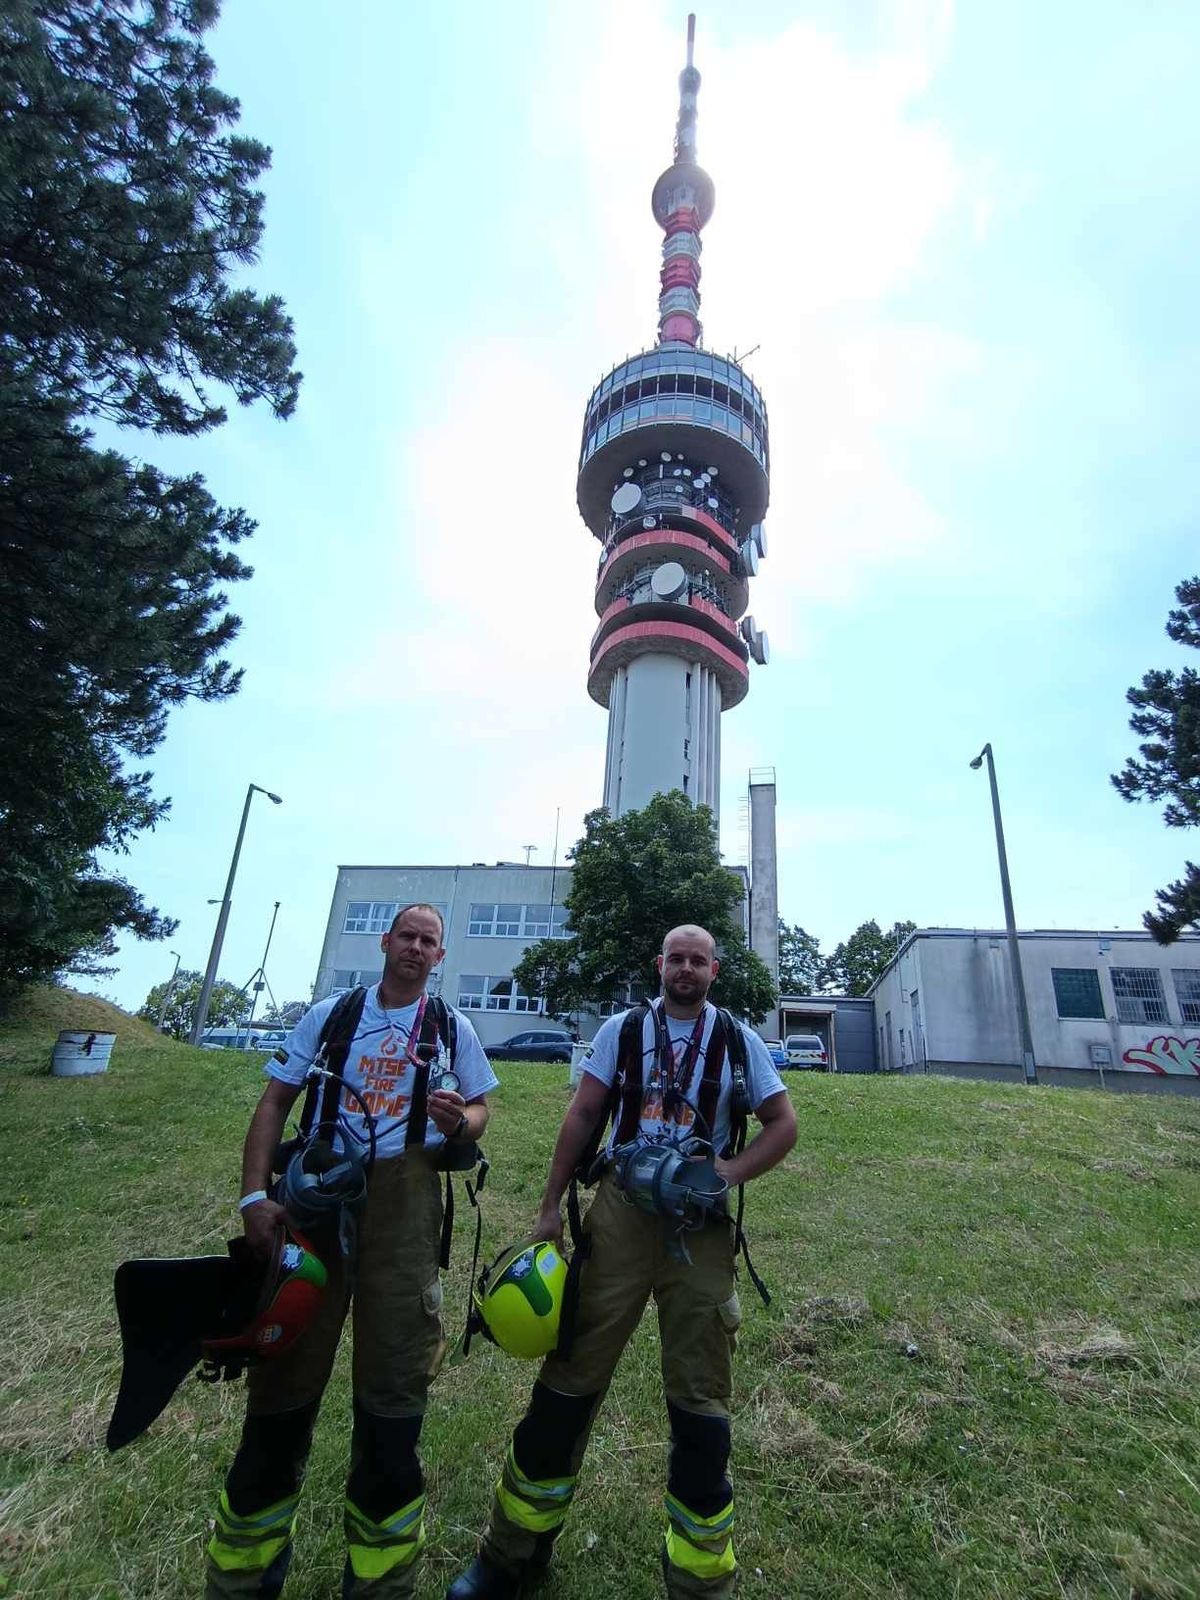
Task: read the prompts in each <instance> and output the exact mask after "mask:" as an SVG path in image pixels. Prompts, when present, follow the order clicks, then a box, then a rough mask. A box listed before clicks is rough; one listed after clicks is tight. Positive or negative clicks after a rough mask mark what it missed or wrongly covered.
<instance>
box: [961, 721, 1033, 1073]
mask: <svg viewBox="0 0 1200 1600" xmlns="http://www.w3.org/2000/svg"><path fill="white" fill-rule="evenodd" d="M985 756H986V758H987V769H988V781H989V783H990V784H991V786H992V816H993V817H994V818H995V821H996V854H997V855H998V856H999V858H1000V891H1001V893H1002V894H1003V896H1004V925H1005V927H1006V928H1007V929H1008V959H1009V962H1010V964H1011V966H1012V978H1013V989H1014V991H1015V993H1016V997H1017V1022H1018V1024H1019V1027H1020V1033H1021V1058H1022V1066H1023V1067H1024V1070H1025V1082H1026V1083H1036V1082H1037V1081H1038V1078H1037V1062H1036V1061H1035V1060H1034V1058H1033V1033H1032V1031H1031V1029H1030V1026H1029V1001H1028V999H1027V998H1026V995H1025V974H1024V973H1023V972H1022V971H1021V951H1020V947H1019V946H1018V944H1017V919H1016V917H1015V916H1014V914H1013V901H1012V885H1011V884H1010V883H1009V881H1008V855H1007V853H1006V852H1005V849H1004V824H1003V823H1002V822H1001V820H1000V791H999V789H997V787H996V763H995V762H994V761H993V760H992V747H991V745H990V744H985V745H984V747H983V749H982V750H981V751H980V752H979V754H978V755H977V756H976V757H975V759H974V761H972V762H971V767H972V769H973V770H974V771H975V772H978V771H979V769H980V767H981V766H982V765H983V762H984V757H985Z"/></svg>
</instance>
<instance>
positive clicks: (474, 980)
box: [458, 972, 545, 1014]
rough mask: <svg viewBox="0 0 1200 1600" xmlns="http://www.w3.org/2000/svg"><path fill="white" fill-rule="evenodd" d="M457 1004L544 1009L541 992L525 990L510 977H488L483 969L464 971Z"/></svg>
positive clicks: (462, 1006) (474, 1008) (476, 1008)
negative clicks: (539, 993)
mask: <svg viewBox="0 0 1200 1600" xmlns="http://www.w3.org/2000/svg"><path fill="white" fill-rule="evenodd" d="M458 1008H459V1010H460V1011H529V1012H533V1013H535V1014H537V1013H540V1012H541V1011H543V1010H544V1009H545V1000H544V998H543V996H541V995H534V994H526V993H525V991H524V990H523V989H522V988H521V987H520V985H519V984H517V983H516V982H514V980H513V979H512V978H511V977H487V976H486V975H484V974H480V973H470V972H468V973H464V974H463V976H462V977H461V978H460V979H459V980H458Z"/></svg>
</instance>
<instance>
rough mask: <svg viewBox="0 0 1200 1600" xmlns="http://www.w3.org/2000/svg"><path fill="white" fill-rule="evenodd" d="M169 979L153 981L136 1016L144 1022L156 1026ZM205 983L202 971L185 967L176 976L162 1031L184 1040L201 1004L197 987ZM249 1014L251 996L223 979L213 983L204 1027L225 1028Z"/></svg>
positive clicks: (241, 1020) (244, 1018)
mask: <svg viewBox="0 0 1200 1600" xmlns="http://www.w3.org/2000/svg"><path fill="white" fill-rule="evenodd" d="M169 981H170V980H169V979H168V980H166V981H164V982H163V983H156V984H155V985H154V987H153V989H151V991H150V993H149V994H148V995H147V996H146V998H145V1000H144V1001H143V1002H142V1004H141V1006H140V1008H139V1010H138V1016H139V1017H145V1019H146V1021H147V1022H152V1023H153V1024H154V1025H155V1027H158V1026H159V1025H160V1024H159V1018H160V1016H161V1015H162V1008H163V999H164V997H165V995H166V992H167V987H168V984H169ZM203 984H204V974H203V973H202V972H191V971H189V970H188V969H187V968H184V969H183V970H182V971H181V972H179V973H178V974H177V976H176V979H175V987H174V988H173V989H172V990H171V998H170V1001H169V1002H168V1005H167V1014H166V1016H165V1017H163V1018H162V1023H161V1026H162V1030H163V1032H164V1033H169V1034H170V1035H171V1037H172V1038H173V1039H186V1038H187V1036H188V1034H189V1033H190V1032H191V1031H192V1018H193V1017H194V1016H195V1015H196V1007H197V1006H198V1005H199V1004H200V990H201V988H202V987H203ZM249 1015H250V996H249V995H248V994H243V993H242V991H241V990H240V989H237V988H235V987H234V986H233V984H232V983H226V982H225V981H224V979H220V980H218V981H217V982H216V983H214V984H213V992H212V999H211V1000H210V1001H209V1005H208V1018H207V1020H206V1022H205V1027H206V1028H225V1027H228V1026H230V1025H231V1024H232V1023H237V1022H245V1020H246V1018H247V1017H248V1016H249Z"/></svg>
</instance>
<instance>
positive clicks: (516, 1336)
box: [475, 1239, 567, 1361]
mask: <svg viewBox="0 0 1200 1600" xmlns="http://www.w3.org/2000/svg"><path fill="white" fill-rule="evenodd" d="M566 1284H567V1264H566V1262H565V1261H564V1260H563V1258H562V1256H561V1255H559V1253H558V1251H557V1250H556V1249H555V1247H554V1245H552V1244H551V1243H550V1242H549V1241H548V1240H545V1239H543V1240H539V1241H538V1242H537V1243H534V1242H532V1241H531V1240H529V1239H521V1240H519V1241H518V1242H517V1243H516V1244H511V1245H509V1247H508V1249H507V1250H503V1251H501V1253H500V1254H499V1255H498V1256H497V1257H496V1259H495V1261H493V1262H492V1264H491V1266H490V1267H485V1268H484V1269H483V1272H482V1273H481V1274H480V1277H479V1283H478V1285H477V1286H476V1289H475V1309H476V1311H477V1312H478V1314H479V1320H480V1323H481V1324H482V1328H483V1332H484V1335H485V1336H486V1337H487V1338H489V1339H491V1341H492V1343H493V1344H497V1345H499V1346H500V1348H501V1350H504V1351H506V1352H507V1353H508V1354H509V1355H510V1356H521V1357H523V1358H524V1359H525V1360H527V1361H533V1360H536V1359H537V1358H538V1357H540V1356H545V1355H549V1353H550V1351H551V1350H553V1349H554V1346H555V1345H556V1344H557V1343H558V1319H559V1317H560V1315H561V1313H562V1304H563V1292H564V1290H565V1288H566Z"/></svg>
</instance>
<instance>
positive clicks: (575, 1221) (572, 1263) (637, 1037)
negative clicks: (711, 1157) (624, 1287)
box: [554, 1005, 649, 1359]
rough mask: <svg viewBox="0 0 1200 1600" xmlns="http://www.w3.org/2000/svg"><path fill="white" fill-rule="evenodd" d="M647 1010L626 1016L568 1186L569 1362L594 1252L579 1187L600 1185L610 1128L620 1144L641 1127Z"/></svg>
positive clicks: (562, 1335)
mask: <svg viewBox="0 0 1200 1600" xmlns="http://www.w3.org/2000/svg"><path fill="white" fill-rule="evenodd" d="M648 1010H649V1007H648V1006H645V1005H640V1006H634V1007H633V1009H632V1010H631V1011H627V1012H626V1013H625V1019H624V1021H623V1022H622V1023H621V1033H620V1036H619V1038H618V1040H617V1070H616V1074H615V1076H614V1077H613V1081H612V1087H611V1089H610V1090H609V1092H608V1099H607V1100H606V1101H605V1104H604V1109H603V1110H602V1111H601V1113H600V1115H599V1116H598V1117H597V1118H596V1126H595V1127H594V1128H593V1129H592V1131H591V1133H590V1134H589V1135H588V1139H587V1143H586V1144H585V1145H584V1147H583V1149H582V1151H581V1152H580V1156H579V1161H578V1163H577V1164H576V1167H575V1171H574V1172H573V1173H572V1174H571V1182H570V1184H569V1185H568V1186H567V1231H568V1233H569V1234H570V1238H571V1259H570V1260H569V1261H568V1262H567V1281H566V1283H565V1284H564V1286H563V1303H562V1310H561V1312H560V1314H559V1319H558V1343H557V1344H556V1345H555V1347H554V1348H555V1353H556V1354H557V1355H560V1356H562V1357H563V1358H564V1359H565V1358H567V1357H568V1356H569V1355H570V1354H571V1346H572V1344H573V1343H574V1339H575V1321H576V1313H577V1311H578V1307H579V1279H580V1275H581V1274H582V1272H583V1264H584V1262H585V1261H586V1260H587V1258H588V1256H589V1255H590V1254H591V1249H592V1237H591V1234H589V1233H586V1232H585V1231H584V1227H583V1215H582V1213H581V1211H580V1209H579V1185H580V1184H581V1183H585V1184H590V1183H592V1182H594V1181H595V1172H596V1158H597V1156H598V1155H599V1153H600V1145H601V1143H602V1141H603V1139H604V1135H605V1133H606V1132H607V1131H608V1129H609V1127H610V1126H615V1127H616V1130H617V1143H618V1144H620V1143H621V1142H622V1141H623V1140H626V1139H632V1138H633V1137H634V1135H635V1134H636V1133H637V1130H638V1128H639V1127H640V1126H641V1120H642V1084H643V1076H644V1075H643V1064H644V1052H645V1046H644V1043H643V1037H642V1036H643V1026H644V1023H645V1020H646V1012H647V1011H648ZM627 1126H628V1127H630V1128H631V1129H632V1131H631V1132H629V1133H628V1134H627V1133H626V1132H625V1129H626V1127H627Z"/></svg>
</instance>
